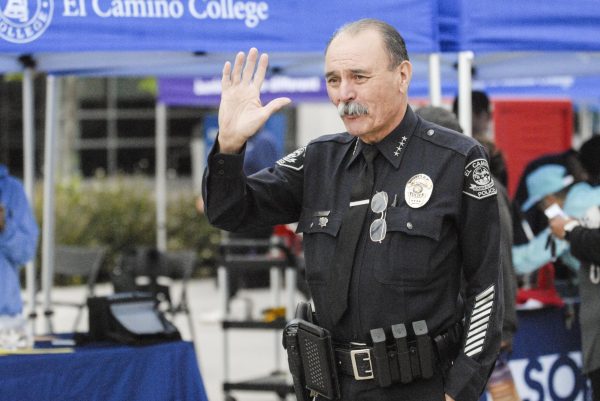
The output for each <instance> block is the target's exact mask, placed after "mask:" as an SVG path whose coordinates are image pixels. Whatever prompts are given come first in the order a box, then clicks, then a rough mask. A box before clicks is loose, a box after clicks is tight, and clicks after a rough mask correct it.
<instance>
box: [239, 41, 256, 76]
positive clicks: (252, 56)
mask: <svg viewBox="0 0 600 401" xmlns="http://www.w3.org/2000/svg"><path fill="white" fill-rule="evenodd" d="M257 58H258V50H257V49H256V48H255V47H253V48H252V49H250V50H249V51H248V58H247V59H246V65H245V66H244V72H243V73H242V80H243V81H244V82H247V83H249V82H250V81H251V80H252V75H253V74H254V68H255V67H256V59H257Z"/></svg>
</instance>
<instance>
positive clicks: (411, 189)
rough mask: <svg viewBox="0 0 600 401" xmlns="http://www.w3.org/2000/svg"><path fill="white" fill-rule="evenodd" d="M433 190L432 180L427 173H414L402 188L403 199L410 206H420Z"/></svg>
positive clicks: (426, 200) (425, 201) (423, 204)
mask: <svg viewBox="0 0 600 401" xmlns="http://www.w3.org/2000/svg"><path fill="white" fill-rule="evenodd" d="M432 192H433V181H431V178H429V176H428V175H427V174H417V175H414V176H412V177H411V178H410V180H408V182H407V183H406V187H405V188H404V200H405V201H406V204H407V205H408V206H410V207H412V208H415V209H417V208H420V207H423V206H425V204H426V203H427V202H428V201H429V198H431V193H432Z"/></svg>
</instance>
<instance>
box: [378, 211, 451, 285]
mask: <svg viewBox="0 0 600 401" xmlns="http://www.w3.org/2000/svg"><path fill="white" fill-rule="evenodd" d="M386 221H387V236H388V237H389V238H386V239H385V240H384V244H382V245H384V246H383V247H381V250H378V252H384V255H382V257H381V259H380V260H381V261H382V263H379V264H378V265H377V266H375V267H374V271H375V278H376V279H377V281H379V282H381V283H383V284H401V283H404V284H409V285H410V284H414V285H416V284H419V283H423V282H424V281H428V280H431V278H432V276H431V272H432V269H433V267H432V266H431V256H432V254H433V252H435V250H436V248H437V247H438V242H439V240H440V237H441V232H442V221H443V218H442V217H441V216H438V215H436V214H435V213H433V212H432V211H429V210H423V209H412V208H409V207H398V208H390V209H388V211H387V216H386ZM388 240H389V241H390V243H389V244H388V245H385V241H388Z"/></svg>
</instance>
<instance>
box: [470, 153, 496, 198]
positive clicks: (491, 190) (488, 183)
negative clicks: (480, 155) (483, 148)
mask: <svg viewBox="0 0 600 401" xmlns="http://www.w3.org/2000/svg"><path fill="white" fill-rule="evenodd" d="M463 193H464V194H465V195H469V196H471V197H473V198H475V199H484V198H487V197H490V196H493V195H496V194H497V193H498V190H497V189H496V186H495V185H494V179H493V178H492V174H491V173H490V167H489V165H488V162H487V160H485V159H475V160H473V161H472V162H471V163H469V164H468V165H467V167H465V186H464V188H463Z"/></svg>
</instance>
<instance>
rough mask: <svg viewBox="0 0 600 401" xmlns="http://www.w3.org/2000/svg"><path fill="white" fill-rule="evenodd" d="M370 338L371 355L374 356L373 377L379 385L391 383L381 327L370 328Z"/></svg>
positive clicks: (383, 385)
mask: <svg viewBox="0 0 600 401" xmlns="http://www.w3.org/2000/svg"><path fill="white" fill-rule="evenodd" d="M371 340H372V341H373V356H374V357H375V377H376V378H377V382H378V383H379V386H380V387H388V386H390V385H391V384H392V377H391V375H390V362H389V361H388V354H387V346H386V344H385V331H383V329H382V328H378V329H372V330H371Z"/></svg>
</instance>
